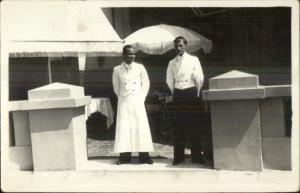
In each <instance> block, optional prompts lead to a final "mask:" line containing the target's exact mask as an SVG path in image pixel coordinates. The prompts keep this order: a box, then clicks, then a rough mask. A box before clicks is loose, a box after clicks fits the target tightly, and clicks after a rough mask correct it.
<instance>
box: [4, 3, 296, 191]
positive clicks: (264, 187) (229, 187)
mask: <svg viewBox="0 0 300 193" xmlns="http://www.w3.org/2000/svg"><path fill="white" fill-rule="evenodd" d="M6 2H10V1H8V0H7V1H2V2H1V4H0V5H1V13H2V11H3V9H4V8H5V4H6ZM15 2H17V1H15ZM37 2H41V1H37ZM89 2H90V3H95V4H98V5H99V3H100V5H101V6H103V7H275V6H285V7H287V6H288V7H291V8H292V24H291V26H292V30H291V31H292V40H291V42H292V106H293V116H292V128H293V131H292V173H293V177H294V179H298V181H299V1H297V0H237V1H233V0H231V1H229V0H186V1H179V0H155V1H148V0H145V1H141V0H131V1H121V0H102V1H92V0H91V1H89ZM43 3H47V1H43ZM5 25H7V24H6V23H5V18H2V17H1V154H2V155H1V181H2V182H3V181H4V182H7V181H5V180H4V179H5V178H6V177H11V175H13V176H14V175H15V176H18V177H20V176H22V175H23V174H22V173H20V174H11V173H9V172H8V171H7V170H6V168H7V161H8V93H9V92H8V86H9V82H8V46H9V44H8V41H7V38H6V35H7V34H6V33H5ZM105 172H109V171H105ZM72 174H74V173H73V172H70V173H69V174H68V176H72ZM162 174H163V172H162ZM31 175H33V174H31ZM36 175H37V176H38V177H45V176H44V175H46V173H45V174H43V173H36ZM47 175H52V177H53V178H54V177H55V176H57V177H58V176H60V175H62V174H61V173H60V172H52V173H51V174H49V173H47ZM80 175H82V176H86V175H88V174H87V173H83V172H81V173H80ZM126 175H127V174H126ZM90 176H93V175H90ZM96 176H97V175H96ZM117 176H122V175H121V174H117V175H116V173H113V172H112V173H111V174H110V175H109V174H108V173H107V176H106V177H108V178H104V177H105V175H104V176H100V177H103V178H104V179H105V180H109V177H110V178H111V179H110V180H111V184H110V183H109V181H107V184H102V188H101V189H99V186H97V185H96V184H97V183H96V182H95V184H93V181H92V182H91V181H90V179H86V178H83V180H84V181H83V182H82V183H87V184H90V187H91V188H87V187H86V186H84V185H82V186H81V185H80V184H74V187H73V188H72V186H69V185H68V184H67V185H64V184H60V185H58V184H56V185H54V187H52V186H53V185H51V181H50V182H49V181H41V182H40V183H46V184H45V185H44V186H38V187H43V188H42V189H38V187H34V186H30V184H28V185H27V187H26V185H24V187H23V188H21V189H19V191H97V192H98V191H120V190H121V191H122V190H123V191H141V192H144V191H145V192H148V191H160V192H162V191H173V192H178V191H182V192H183V191H194V192H195V191H222V192H226V191H297V190H299V184H291V186H289V185H288V186H282V184H279V185H278V186H276V185H275V184H272V183H271V184H270V183H264V182H262V184H261V185H260V186H257V187H253V186H251V183H250V184H249V185H248V186H246V185H242V186H239V185H238V184H236V183H235V181H234V180H232V183H225V184H207V185H206V186H201V187H186V188H184V187H183V188H179V187H178V186H176V184H172V182H169V181H168V179H161V180H162V183H163V181H167V182H168V183H166V184H161V185H158V186H153V185H151V183H149V184H148V185H149V186H147V187H145V185H147V184H141V185H138V184H136V185H135V186H134V187H133V186H122V185H120V186H116V184H114V178H115V177H117ZM141 176H143V175H142V174H141ZM182 176H184V173H182ZM232 176H233V177H237V176H235V174H232ZM232 176H230V177H232ZM98 177H99V176H98ZM148 177H150V178H151V179H149V180H150V181H155V179H154V178H155V177H158V176H155V175H149V176H148ZM177 177H178V176H177ZM179 178H180V177H179ZM18 179H19V178H18ZM21 179H22V178H21ZM41 179H42V178H41ZM43 179H47V177H46V178H43ZM49 179H50V178H49ZM100 179H101V178H100ZM134 179H135V180H136V179H138V178H136V176H134V175H133V174H132V173H130V172H129V173H128V178H126V182H128V184H129V185H130V184H132V185H133V184H135V182H133V181H131V180H134ZM233 179H234V178H233ZM294 179H291V180H294ZM182 180H184V178H183V179H182ZM270 181H272V178H270ZM12 183H16V182H12ZM17 183H18V182H17ZM20 183H21V182H20ZM93 185H94V186H93ZM109 185H110V186H109ZM166 185H168V186H166ZM191 185H192V184H191ZM193 185H195V184H193ZM169 186H171V187H169ZM1 187H2V188H4V189H2V190H6V188H7V187H11V186H8V184H4V185H3V184H2V185H1ZM75 187H76V188H75ZM7 190H8V189H7ZM10 191H12V190H10ZM14 191H16V190H14Z"/></svg>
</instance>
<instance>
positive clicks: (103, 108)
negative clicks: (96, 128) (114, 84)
mask: <svg viewBox="0 0 300 193" xmlns="http://www.w3.org/2000/svg"><path fill="white" fill-rule="evenodd" d="M96 112H100V113H101V114H103V115H104V116H105V117H106V128H107V129H109V128H110V126H111V125H112V124H113V122H114V111H113V108H112V105H111V102H110V99H109V98H92V100H91V103H90V104H88V105H87V106H86V107H85V114H86V118H88V117H89V116H90V115H91V114H93V113H96Z"/></svg>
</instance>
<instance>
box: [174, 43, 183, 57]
mask: <svg viewBox="0 0 300 193" xmlns="http://www.w3.org/2000/svg"><path fill="white" fill-rule="evenodd" d="M174 47H175V50H176V53H177V55H180V56H182V55H183V54H184V52H185V50H186V45H185V44H184V41H183V40H182V39H180V40H179V41H177V42H175V43H174Z"/></svg>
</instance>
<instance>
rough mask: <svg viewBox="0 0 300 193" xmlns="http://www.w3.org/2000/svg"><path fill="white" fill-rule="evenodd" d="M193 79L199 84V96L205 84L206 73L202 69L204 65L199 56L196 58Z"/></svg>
mask: <svg viewBox="0 0 300 193" xmlns="http://www.w3.org/2000/svg"><path fill="white" fill-rule="evenodd" d="M192 76H193V79H194V80H195V82H196V86H197V89H198V90H197V96H198V97H199V94H200V90H201V88H202V86H203V81H204V75H203V71H202V67H201V63H200V61H199V59H198V58H196V59H195V66H194V69H193V74H192Z"/></svg>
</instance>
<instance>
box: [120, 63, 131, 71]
mask: <svg viewBox="0 0 300 193" xmlns="http://www.w3.org/2000/svg"><path fill="white" fill-rule="evenodd" d="M133 64H134V62H132V63H131V64H127V63H126V62H122V64H121V65H122V66H123V68H124V69H125V70H131V69H132V65H133Z"/></svg>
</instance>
